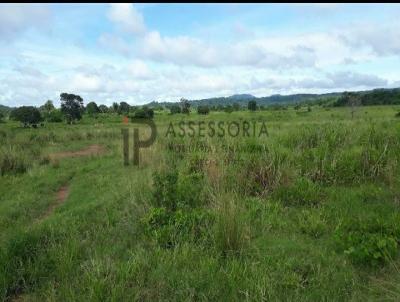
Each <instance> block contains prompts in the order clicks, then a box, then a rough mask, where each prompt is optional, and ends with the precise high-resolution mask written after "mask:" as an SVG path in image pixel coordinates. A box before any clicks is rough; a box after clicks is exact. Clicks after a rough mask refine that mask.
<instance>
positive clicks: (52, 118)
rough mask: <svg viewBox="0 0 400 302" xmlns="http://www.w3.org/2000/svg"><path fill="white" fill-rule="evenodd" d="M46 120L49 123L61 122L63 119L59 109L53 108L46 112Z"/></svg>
mask: <svg viewBox="0 0 400 302" xmlns="http://www.w3.org/2000/svg"><path fill="white" fill-rule="evenodd" d="M46 121H48V122H50V123H61V122H62V121H63V114H62V112H61V110H60V109H54V110H52V111H50V113H49V114H47V117H46Z"/></svg>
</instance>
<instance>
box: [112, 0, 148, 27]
mask: <svg viewBox="0 0 400 302" xmlns="http://www.w3.org/2000/svg"><path fill="white" fill-rule="evenodd" d="M108 18H109V19H110V20H111V21H112V22H114V23H115V24H117V26H118V27H119V28H120V29H122V30H123V31H126V32H128V33H132V34H135V35H139V34H143V33H144V32H145V31H146V26H145V24H144V19H143V16H142V14H141V13H140V12H139V11H138V10H136V8H135V7H134V6H133V4H130V3H118V4H116V3H114V4H111V8H110V11H109V13H108Z"/></svg>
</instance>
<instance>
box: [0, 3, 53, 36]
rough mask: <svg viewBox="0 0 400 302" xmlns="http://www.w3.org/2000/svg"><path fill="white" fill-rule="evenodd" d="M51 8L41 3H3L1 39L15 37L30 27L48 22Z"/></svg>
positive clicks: (37, 26) (40, 25)
mask: <svg viewBox="0 0 400 302" xmlns="http://www.w3.org/2000/svg"><path fill="white" fill-rule="evenodd" d="M49 18H50V10H49V8H48V6H46V5H40V4H1V8H0V39H2V38H3V39H14V38H15V37H16V35H17V34H18V33H20V32H22V31H24V30H26V29H28V28H32V27H33V28H39V27H42V26H43V25H45V24H47V21H48V20H49Z"/></svg>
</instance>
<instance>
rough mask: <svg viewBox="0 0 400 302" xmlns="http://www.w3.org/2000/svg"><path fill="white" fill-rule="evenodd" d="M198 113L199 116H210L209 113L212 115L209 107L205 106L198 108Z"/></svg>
mask: <svg viewBox="0 0 400 302" xmlns="http://www.w3.org/2000/svg"><path fill="white" fill-rule="evenodd" d="M197 113H198V114H209V113H210V108H208V106H207V105H205V106H198V107H197Z"/></svg>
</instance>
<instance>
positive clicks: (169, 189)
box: [153, 170, 178, 210]
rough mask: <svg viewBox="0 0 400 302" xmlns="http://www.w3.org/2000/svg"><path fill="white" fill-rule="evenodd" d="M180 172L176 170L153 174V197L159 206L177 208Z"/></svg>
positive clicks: (170, 208) (169, 208)
mask: <svg viewBox="0 0 400 302" xmlns="http://www.w3.org/2000/svg"><path fill="white" fill-rule="evenodd" d="M177 183H178V172H177V171H176V170H170V171H162V172H155V173H154V174H153V199H154V202H155V204H156V205H157V206H161V207H166V208H167V209H168V210H175V209H176V207H177V199H176V195H177Z"/></svg>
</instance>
